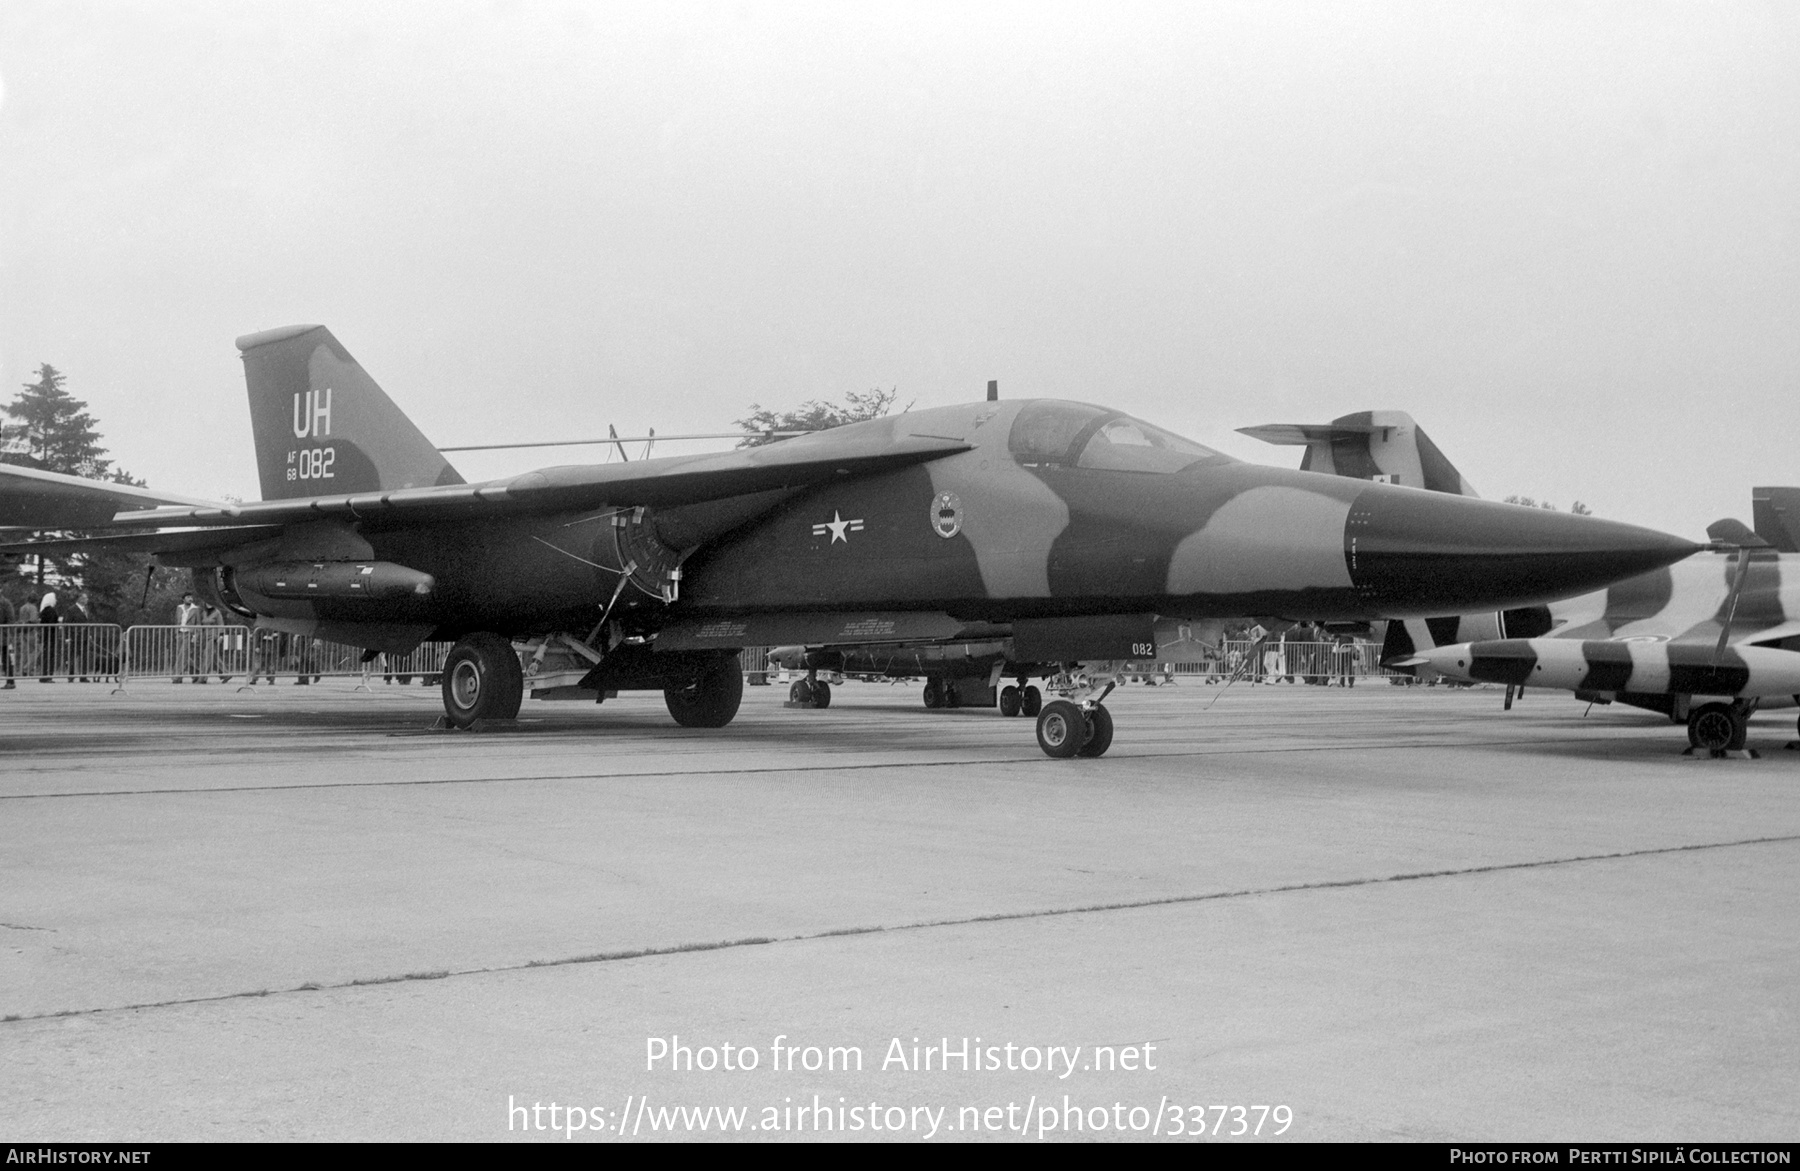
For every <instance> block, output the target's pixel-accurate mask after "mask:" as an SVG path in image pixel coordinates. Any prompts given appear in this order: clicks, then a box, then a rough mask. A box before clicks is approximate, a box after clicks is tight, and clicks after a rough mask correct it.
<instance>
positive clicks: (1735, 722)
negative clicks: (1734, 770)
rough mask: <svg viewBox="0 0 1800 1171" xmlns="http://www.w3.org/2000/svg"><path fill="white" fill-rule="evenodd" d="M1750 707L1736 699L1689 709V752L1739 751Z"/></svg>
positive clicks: (1718, 754)
mask: <svg viewBox="0 0 1800 1171" xmlns="http://www.w3.org/2000/svg"><path fill="white" fill-rule="evenodd" d="M1751 710H1752V708H1751V707H1750V706H1748V705H1746V704H1739V703H1703V704H1701V705H1700V706H1699V707H1697V708H1695V709H1694V710H1693V711H1691V712H1689V713H1688V722H1687V733H1688V752H1689V753H1690V754H1691V753H1694V752H1705V753H1707V754H1709V755H1711V756H1714V757H1721V756H1724V755H1725V754H1726V753H1728V752H1742V751H1743V750H1744V739H1745V735H1746V733H1748V732H1749V725H1750V712H1751Z"/></svg>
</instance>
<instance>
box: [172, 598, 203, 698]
mask: <svg viewBox="0 0 1800 1171" xmlns="http://www.w3.org/2000/svg"><path fill="white" fill-rule="evenodd" d="M175 625H176V627H177V629H176V631H175V682H177V683H180V682H181V677H182V676H183V675H189V676H192V677H193V680H194V682H195V683H204V682H206V680H205V679H204V678H202V677H201V676H199V675H195V674H194V669H195V665H196V661H197V659H198V657H199V651H200V648H199V646H198V645H197V641H198V639H199V636H200V607H198V606H196V605H194V595H193V594H191V593H188V594H182V595H181V605H179V606H177V607H175Z"/></svg>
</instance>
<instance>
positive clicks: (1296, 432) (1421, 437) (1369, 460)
mask: <svg viewBox="0 0 1800 1171" xmlns="http://www.w3.org/2000/svg"><path fill="white" fill-rule="evenodd" d="M1238 430H1239V432H1241V433H1242V434H1244V435H1248V436H1250V437H1252V438H1254V439H1260V440H1262V441H1263V442H1265V443H1277V444H1292V445H1301V444H1304V445H1305V447H1306V455H1305V457H1304V458H1302V460H1301V461H1300V468H1301V470H1302V471H1308V472H1324V473H1325V474H1327V475H1334V476H1349V477H1350V478H1352V479H1356V480H1386V481H1387V482H1388V483H1391V484H1405V485H1407V486H1409V487H1413V488H1427V489H1429V490H1431V491H1433V492H1449V493H1452V494H1454V495H1457V496H1475V495H1477V493H1476V491H1475V489H1474V488H1473V487H1472V486H1470V484H1469V482H1468V481H1467V480H1465V479H1463V476H1462V473H1461V472H1459V471H1457V470H1456V467H1455V465H1453V464H1452V463H1451V462H1450V461H1449V460H1448V459H1446V458H1444V453H1443V452H1441V451H1439V450H1438V446H1437V444H1435V443H1433V442H1432V441H1431V437H1430V436H1429V435H1426V434H1425V429H1424V428H1423V427H1421V426H1419V425H1418V424H1417V423H1415V422H1413V417H1412V416H1411V415H1409V414H1407V413H1406V412H1405V411H1358V412H1356V413H1355V414H1353V415H1345V416H1343V417H1342V418H1338V419H1333V420H1332V421H1331V422H1329V423H1318V424H1314V423H1267V424H1264V425H1263V426H1261V427H1240V428H1238Z"/></svg>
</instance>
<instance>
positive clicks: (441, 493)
mask: <svg viewBox="0 0 1800 1171" xmlns="http://www.w3.org/2000/svg"><path fill="white" fill-rule="evenodd" d="M238 345H239V348H240V349H241V350H242V351H243V352H244V360H245V369H246V380H247V383H248V387H249V391H250V403H251V418H252V425H253V428H254V430H255V434H256V443H257V456H258V465H259V470H260V473H261V476H262V480H263V487H264V494H265V499H264V500H263V501H261V502H258V503H252V504H244V505H233V506H214V507H178V508H158V509H147V510H141V511H137V512H127V513H121V514H120V515H118V516H117V517H116V518H114V520H115V524H116V525H117V526H118V527H119V528H120V529H122V530H125V535H124V536H123V538H122V539H123V540H124V541H128V542H135V543H136V544H135V546H134V547H139V548H144V547H149V548H153V549H154V550H155V551H157V552H158V554H159V557H160V558H161V560H162V561H163V562H164V563H165V564H171V565H185V566H191V567H195V568H198V569H202V570H210V571H211V574H210V576H211V580H212V581H213V582H214V583H215V585H216V587H217V590H218V592H219V594H220V595H221V597H222V598H223V600H224V601H225V602H226V603H227V604H229V605H231V606H232V607H234V608H235V609H237V610H238V611H240V612H242V613H245V614H251V615H255V616H256V617H257V619H258V621H259V623H260V624H262V625H264V626H269V627H273V628H276V629H284V630H290V631H293V632H295V633H307V634H315V635H318V636H320V637H326V638H331V639H335V640H338V641H342V642H347V643H350V644H353V645H359V646H363V647H366V648H369V649H370V650H372V651H373V650H383V651H397V650H403V649H406V648H407V647H409V646H412V645H415V644H416V643H417V642H419V641H420V640H422V639H425V638H428V637H429V638H434V639H461V638H464V637H474V636H477V635H483V636H489V635H498V636H503V637H512V638H521V637H530V636H542V635H549V634H559V635H561V634H566V635H567V637H568V639H569V640H571V641H579V642H580V643H581V644H582V645H584V646H587V647H589V649H590V650H591V651H592V652H593V653H594V654H595V655H596V656H600V657H603V658H604V659H605V661H606V664H608V665H607V666H605V668H604V669H596V671H595V672H593V673H592V675H591V677H590V679H589V681H588V682H589V685H590V686H599V685H601V684H604V685H605V686H608V687H611V686H655V685H661V684H663V683H666V681H667V680H668V679H669V678H671V677H678V676H679V675H680V674H681V673H683V672H692V671H694V670H696V669H697V667H696V664H697V663H699V662H701V661H703V660H706V659H709V658H710V659H714V660H716V659H717V658H719V657H720V656H725V655H730V654H734V653H735V652H736V650H737V649H738V648H739V647H742V646H745V645H758V644H767V643H773V642H784V641H806V642H818V643H844V642H848V643H865V642H870V641H886V640H901V639H905V638H925V639H943V638H953V637H956V636H957V635H958V633H959V632H960V631H964V630H967V629H968V628H969V627H971V626H989V625H992V624H996V623H1009V624H1011V625H1012V627H1013V633H1014V636H1015V638H1017V639H1020V640H1022V641H1028V642H1029V644H1030V645H1029V648H1027V647H1024V646H1022V647H1021V653H1027V654H1029V655H1030V656H1031V657H1033V658H1043V659H1049V658H1054V659H1057V660H1069V661H1075V660H1100V659H1122V658H1127V657H1132V656H1131V655H1130V654H1129V652H1130V651H1131V650H1133V649H1141V648H1142V647H1144V646H1145V645H1146V643H1147V640H1148V635H1149V631H1150V624H1151V621H1152V616H1153V615H1165V616H1169V617H1173V618H1178V619H1200V618H1208V617H1229V616H1236V615H1242V614H1275V615H1283V616H1286V617H1289V618H1294V619H1300V618H1316V619H1325V620H1339V621H1357V620H1367V619H1370V618H1375V617H1382V616H1390V615H1425V614H1441V613H1447V612H1459V611H1469V610H1476V609H1503V608H1509V607H1516V606H1525V605H1531V604H1534V603H1538V602H1542V601H1544V600H1546V599H1549V598H1556V597H1565V596H1568V595H1570V594H1575V593H1580V592H1582V591H1585V590H1591V589H1593V588H1595V587H1597V586H1600V585H1603V584H1605V583H1606V582H1610V581H1614V580H1617V579H1619V578H1621V577H1626V576H1630V575H1632V574H1636V573H1641V572H1643V571H1645V570H1648V569H1651V568H1654V567H1656V566H1660V565H1666V564H1669V563H1670V562H1673V561H1676V560H1678V559H1680V558H1682V557H1685V556H1687V555H1688V554H1689V553H1691V552H1693V551H1694V549H1696V548H1697V547H1698V546H1696V545H1694V544H1693V543H1691V542H1687V541H1683V540H1681V539H1679V538H1676V537H1671V536H1668V535H1666V534H1662V533H1657V532H1654V531H1652V530H1648V529H1642V528H1638V527H1635V526H1631V525H1623V524H1616V523H1611V522H1604V521H1594V520H1589V519H1585V518H1577V517H1569V516H1563V515H1559V514H1554V513H1538V512H1526V511H1525V510H1522V509H1518V508H1515V507H1511V506H1508V505H1501V504H1491V503H1487V502H1484V501H1479V500H1474V499H1470V498H1466V497H1461V496H1455V495H1449V494H1443V493H1437V492H1420V491H1416V490H1414V489H1412V488H1410V487H1406V486H1401V485H1397V484H1392V483H1374V482H1368V481H1361V480H1352V479H1347V478H1344V477H1341V476H1335V475H1322V474H1318V473H1314V472H1306V471H1290V470H1285V469H1280V468H1271V467H1265V466H1261V465H1255V464H1248V463H1243V462H1240V461H1238V460H1235V459H1231V458H1229V457H1227V456H1224V455H1221V454H1219V453H1217V452H1214V451H1211V450H1209V449H1207V448H1205V447H1203V446H1201V445H1199V444H1195V443H1192V442H1191V441H1188V440H1185V439H1181V438H1180V437H1178V436H1175V435H1172V434H1170V433H1168V432H1165V431H1162V430H1160V429H1158V428H1156V427H1154V426H1152V425H1150V424H1148V423H1144V422H1142V421H1139V420H1135V419H1132V418H1130V417H1129V416H1127V415H1125V414H1123V413H1122V412H1119V411H1115V410H1109V409H1106V408H1103V407H1097V406H1091V405H1087V404H1082V403H1072V402H1061V401H1054V400H1018V401H1008V402H981V403H973V404H969V405H965V406H953V407H943V408H938V409H933V410H924V411H915V412H910V413H906V414H902V415H898V416H890V417H887V418H882V419H876V420H871V421H868V422H863V423H857V424H852V425H850V426H846V427H841V428H837V429H834V430H832V431H829V432H821V433H817V434H813V435H807V436H802V437H799V438H794V439H788V440H784V441H782V442H779V443H773V444H769V445H767V446H763V447H756V448H751V449H747V450H740V451H733V452H727V453H720V454H709V455H693V456H677V457H665V458H660V459H653V460H644V461H639V462H636V463H615V464H585V465H565V466H560V467H550V468H544V469H541V470H539V471H534V472H529V473H526V474H524V475H520V476H514V477H510V478H508V479H504V480H498V481H492V482H488V483H484V484H465V483H463V482H462V479H461V477H460V476H458V475H457V474H456V472H455V470H454V469H453V468H451V467H450V465H449V463H448V462H447V461H446V460H445V459H444V458H443V456H442V455H441V454H440V453H439V452H438V451H437V449H436V448H435V447H433V446H432V445H431V444H430V442H429V441H428V440H426V439H425V437H424V436H423V435H422V434H420V433H419V431H418V430H417V428H416V427H414V426H413V425H412V424H411V423H410V422H409V421H408V420H406V418H405V417H404V415H403V414H401V412H400V411H399V408H398V407H396V406H395V405H394V404H393V403H392V402H391V401H389V400H388V399H387V397H386V396H385V395H384V394H383V393H382V392H381V390H380V388H379V387H378V386H376V384H375V383H374V381H373V380H372V379H370V378H369V377H368V376H367V374H366V373H364V372H363V371H362V368H361V367H360V366H359V365H357V364H356V362H355V360H354V359H353V358H351V357H350V355H349V354H348V352H347V351H345V350H344V348H343V347H342V345H341V344H339V343H338V341H337V340H336V339H335V338H334V337H332V336H331V334H330V332H329V331H328V330H326V329H324V328H323V327H321V326H290V327H285V328H282V329H277V330H270V331H267V332H265V333H261V334H255V335H251V336H248V337H245V338H241V339H239V342H238ZM169 526H180V528H181V529H182V530H188V531H180V532H170V531H167V529H168V527H169ZM194 529H201V530H207V531H205V532H201V533H199V534H198V535H196V533H195V532H193V531H191V530H194ZM101 540H103V541H104V540H105V539H104V538H102V539H101ZM69 544H70V543H66V542H65V545H69ZM73 544H74V545H76V546H79V545H80V544H81V543H80V542H75V543H73ZM90 544H91V542H90ZM325 563H339V564H342V565H349V566H354V567H355V572H357V573H360V572H361V571H362V567H364V566H378V567H379V572H381V573H382V574H384V575H385V576H386V579H387V580H389V581H392V582H403V581H410V582H413V583H415V584H416V587H417V588H415V589H413V590H412V591H411V592H406V591H404V590H394V589H389V590H383V591H379V592H374V593H365V594H363V595H360V596H353V595H351V594H349V593H347V592H343V591H342V590H339V589H338V587H337V585H336V584H334V583H336V582H338V581H339V580H340V579H339V578H338V577H332V576H330V575H326V576H324V577H321V578H320V579H319V580H318V581H317V582H315V583H314V584H313V585H312V586H307V587H305V589H306V590H309V591H311V592H305V593H303V595H302V596H293V597H289V596H281V597H277V596H273V594H272V593H269V592H258V590H257V588H256V585H257V583H268V582H272V581H275V580H282V581H285V580H287V577H288V575H291V574H294V573H299V572H302V571H303V570H304V568H305V566H307V565H309V564H314V565H322V564H325ZM345 572H348V570H346V571H345ZM603 626H604V627H605V629H602V627H603ZM771 634H786V635H787V637H770V635H771Z"/></svg>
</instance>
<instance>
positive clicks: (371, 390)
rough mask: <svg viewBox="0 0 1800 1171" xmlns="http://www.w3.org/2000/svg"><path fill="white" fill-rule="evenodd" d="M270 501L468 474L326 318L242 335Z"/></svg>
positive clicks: (417, 484) (452, 480) (259, 461)
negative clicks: (329, 326) (454, 463)
mask: <svg viewBox="0 0 1800 1171" xmlns="http://www.w3.org/2000/svg"><path fill="white" fill-rule="evenodd" d="M237 347H238V349H239V350H241V351H242V352H243V359H244V381H245V383H246V385H247V386H248V388H249V391H250V427H251V430H252V431H253V432H254V433H255V436H256V467H257V472H258V474H259V476H260V477H261V479H262V495H263V499H264V500H284V499H289V498H292V497H296V496H327V495H338V494H341V493H348V492H375V491H385V490H391V489H395V488H424V487H429V486H431V485H434V484H460V483H462V482H463V478H462V477H461V476H459V475H457V473H456V469H455V468H453V467H451V466H450V463H449V461H448V460H446V459H445V458H444V457H443V455H441V454H440V453H439V452H438V449H437V448H436V447H434V446H432V444H431V441H430V440H429V439H426V438H425V436H424V435H423V434H422V433H421V432H420V431H419V429H418V428H417V427H415V426H413V423H412V420H411V419H408V418H407V417H406V416H405V414H403V413H402V412H401V410H400V408H399V407H397V406H395V405H394V401H393V400H392V399H390V398H388V396H387V395H386V394H384V393H383V392H382V389H381V387H379V386H377V385H375V380H374V379H373V378H370V377H369V375H368V374H367V373H366V372H365V371H364V370H363V368H362V366H360V365H359V364H358V363H357V361H356V359H355V358H352V357H351V356H350V352H349V351H348V350H346V349H344V347H343V346H342V345H341V344H340V343H339V342H338V340H337V339H336V338H334V337H332V336H331V331H330V330H328V329H326V328H325V327H324V326H322V325H289V326H284V327H283V328H281V329H270V330H265V331H263V332H262V333H253V334H249V335H248V336H245V337H241V338H239V339H237Z"/></svg>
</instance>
